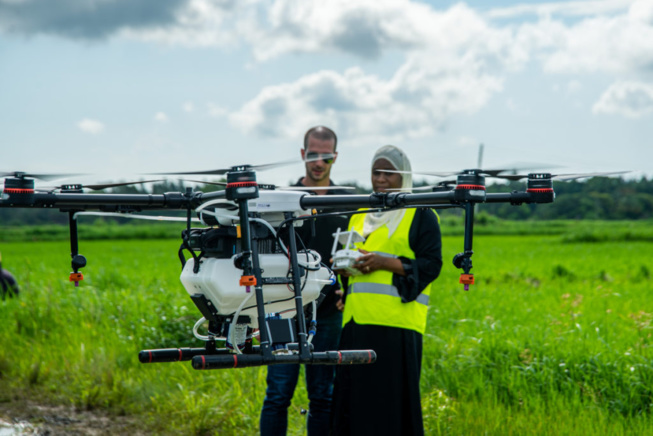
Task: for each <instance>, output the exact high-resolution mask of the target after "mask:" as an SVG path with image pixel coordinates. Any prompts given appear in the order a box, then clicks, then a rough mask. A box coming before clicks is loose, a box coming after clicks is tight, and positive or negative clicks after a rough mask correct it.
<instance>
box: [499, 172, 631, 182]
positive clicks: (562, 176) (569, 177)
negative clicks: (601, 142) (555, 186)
mask: <svg viewBox="0 0 653 436" xmlns="http://www.w3.org/2000/svg"><path fill="white" fill-rule="evenodd" d="M629 172H630V171H607V172H596V173H572V174H551V178H552V179H554V180H560V181H567V180H575V179H585V178H588V177H602V176H613V175H616V174H626V173H629ZM492 177H496V178H499V179H507V180H512V181H517V180H522V179H526V178H528V174H500V175H496V176H492Z"/></svg>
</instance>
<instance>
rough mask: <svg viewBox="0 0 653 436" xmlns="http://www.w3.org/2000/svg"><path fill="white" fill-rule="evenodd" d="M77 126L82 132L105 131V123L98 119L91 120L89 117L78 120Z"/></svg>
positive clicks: (94, 133)
mask: <svg viewBox="0 0 653 436" xmlns="http://www.w3.org/2000/svg"><path fill="white" fill-rule="evenodd" d="M77 127H78V128H79V130H81V131H82V132H85V133H90V134H93V135H97V134H98V133H102V132H103V131H104V124H103V123H101V122H100V121H97V120H91V119H89V118H84V119H83V120H81V121H80V122H78V123H77Z"/></svg>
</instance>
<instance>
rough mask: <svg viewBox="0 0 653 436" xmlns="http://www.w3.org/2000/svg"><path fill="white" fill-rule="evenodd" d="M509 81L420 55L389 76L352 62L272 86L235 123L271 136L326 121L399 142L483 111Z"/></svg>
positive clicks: (355, 135)
mask: <svg viewBox="0 0 653 436" xmlns="http://www.w3.org/2000/svg"><path fill="white" fill-rule="evenodd" d="M458 62H461V61H460V60H458ZM466 71H467V72H466ZM501 86H502V84H501V80H500V79H498V78H496V77H493V76H491V75H488V74H484V73H482V72H478V71H475V69H474V65H473V63H472V64H469V65H467V66H464V65H457V64H456V62H453V61H451V60H450V61H448V62H444V60H443V59H439V60H437V61H436V60H434V59H431V58H428V57H426V58H424V57H421V56H415V57H413V58H411V59H410V60H409V61H408V62H407V63H406V64H405V65H404V66H402V68H400V70H399V71H398V72H397V73H396V74H395V75H394V77H393V78H392V79H390V80H388V81H384V80H381V79H379V78H378V77H376V76H373V75H367V74H365V73H364V72H363V71H362V70H361V69H360V68H351V69H349V70H347V71H345V73H344V74H339V73H337V72H334V71H320V72H317V73H314V74H310V75H307V76H304V77H302V78H300V79H299V80H297V81H295V82H293V83H286V84H283V85H277V86H269V87H266V88H264V89H263V90H262V91H261V92H260V93H259V94H258V95H257V96H256V97H255V98H254V99H252V100H250V101H249V102H247V103H246V104H245V105H243V107H242V108H241V109H240V110H239V111H238V112H236V113H233V114H232V115H231V116H230V121H231V122H232V123H233V124H234V125H236V126H238V127H240V128H241V129H242V130H244V131H246V132H255V133H257V134H259V135H262V136H269V137H281V138H292V137H294V136H295V135H296V132H297V131H301V130H303V129H304V128H305V126H307V125H314V124H326V125H329V126H331V127H333V128H334V129H335V130H336V131H338V132H340V133H342V134H344V135H346V136H348V137H350V138H352V139H356V140H358V141H359V142H361V143H362V142H366V141H367V142H375V141H379V140H381V139H383V140H384V141H399V140H402V139H405V138H416V137H422V136H426V135H428V134H430V133H433V131H434V130H436V129H437V128H439V127H442V126H443V125H444V124H446V122H447V121H448V120H449V118H450V117H451V116H454V115H456V114H460V113H471V112H474V111H475V110H478V109H479V108H480V107H482V106H483V105H484V104H485V103H486V102H487V100H488V99H489V98H490V97H491V95H492V94H493V93H495V92H497V91H499V90H500V89H501Z"/></svg>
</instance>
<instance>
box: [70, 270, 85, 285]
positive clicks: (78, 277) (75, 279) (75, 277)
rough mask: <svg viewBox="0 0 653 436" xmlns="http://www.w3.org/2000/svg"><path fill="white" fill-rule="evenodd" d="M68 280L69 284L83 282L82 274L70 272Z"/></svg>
mask: <svg viewBox="0 0 653 436" xmlns="http://www.w3.org/2000/svg"><path fill="white" fill-rule="evenodd" d="M68 280H69V281H71V282H75V283H77V282H81V281H82V280H84V274H82V273H80V272H77V273H76V272H71V273H70V277H68Z"/></svg>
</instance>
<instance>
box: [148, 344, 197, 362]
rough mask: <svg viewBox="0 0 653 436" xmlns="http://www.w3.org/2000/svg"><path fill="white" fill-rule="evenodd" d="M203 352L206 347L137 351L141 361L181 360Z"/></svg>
mask: <svg viewBox="0 0 653 436" xmlns="http://www.w3.org/2000/svg"><path fill="white" fill-rule="evenodd" d="M205 353H206V348H160V349H157V350H143V351H141V352H140V353H138V360H140V362H141V363H156V362H181V361H184V360H190V359H192V358H193V356H198V355H200V354H205Z"/></svg>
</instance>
